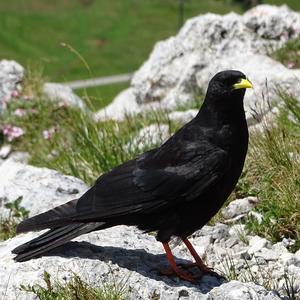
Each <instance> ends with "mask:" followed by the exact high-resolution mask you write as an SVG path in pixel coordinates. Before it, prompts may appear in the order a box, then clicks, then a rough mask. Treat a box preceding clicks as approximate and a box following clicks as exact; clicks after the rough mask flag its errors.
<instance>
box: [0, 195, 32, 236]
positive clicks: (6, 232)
mask: <svg viewBox="0 0 300 300" xmlns="http://www.w3.org/2000/svg"><path fill="white" fill-rule="evenodd" d="M21 201H22V197H19V198H18V199H16V200H15V201H13V202H10V203H6V204H5V206H4V207H5V208H7V209H8V210H9V213H8V216H7V217H1V218H0V241H1V240H7V239H10V238H12V237H14V236H15V235H16V227H17V225H18V224H19V223H20V222H21V221H23V220H24V219H26V218H28V214H29V211H28V210H26V209H25V208H24V207H22V206H21Z"/></svg>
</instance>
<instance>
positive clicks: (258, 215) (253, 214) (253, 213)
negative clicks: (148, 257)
mask: <svg viewBox="0 0 300 300" xmlns="http://www.w3.org/2000/svg"><path fill="white" fill-rule="evenodd" d="M248 216H249V217H253V218H254V219H256V220H257V222H258V224H261V223H262V221H263V219H264V216H263V214H261V213H259V212H257V211H249V213H248Z"/></svg>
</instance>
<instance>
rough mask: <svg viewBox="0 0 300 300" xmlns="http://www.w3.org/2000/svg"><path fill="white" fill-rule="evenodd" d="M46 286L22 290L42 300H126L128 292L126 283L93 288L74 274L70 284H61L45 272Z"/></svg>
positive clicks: (32, 286)
mask: <svg viewBox="0 0 300 300" xmlns="http://www.w3.org/2000/svg"><path fill="white" fill-rule="evenodd" d="M43 281H44V284H43V285H40V284H34V285H27V286H25V285H22V286H21V290H23V291H25V292H28V293H33V294H34V295H35V296H36V297H37V299H40V300H57V299H63V300H126V299H128V297H127V291H126V288H125V284H124V283H114V284H102V285H101V287H92V286H91V285H90V284H89V283H87V282H86V281H84V280H82V279H81V278H80V277H79V276H78V275H76V274H73V276H72V277H71V279H70V280H69V281H68V282H65V283H61V282H58V281H55V280H53V279H51V276H50V274H49V273H47V272H44V276H43Z"/></svg>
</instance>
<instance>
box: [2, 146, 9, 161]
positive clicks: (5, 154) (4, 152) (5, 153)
mask: <svg viewBox="0 0 300 300" xmlns="http://www.w3.org/2000/svg"><path fill="white" fill-rule="evenodd" d="M10 153H11V145H10V144H8V145H3V146H2V147H1V148H0V158H2V159H5V158H7V157H8V156H9V154H10Z"/></svg>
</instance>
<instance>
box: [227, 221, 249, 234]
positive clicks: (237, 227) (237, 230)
mask: <svg viewBox="0 0 300 300" xmlns="http://www.w3.org/2000/svg"><path fill="white" fill-rule="evenodd" d="M229 234H230V235H233V236H236V237H240V236H246V235H247V231H246V226H245V224H234V225H232V226H231V227H230V229H229Z"/></svg>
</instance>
